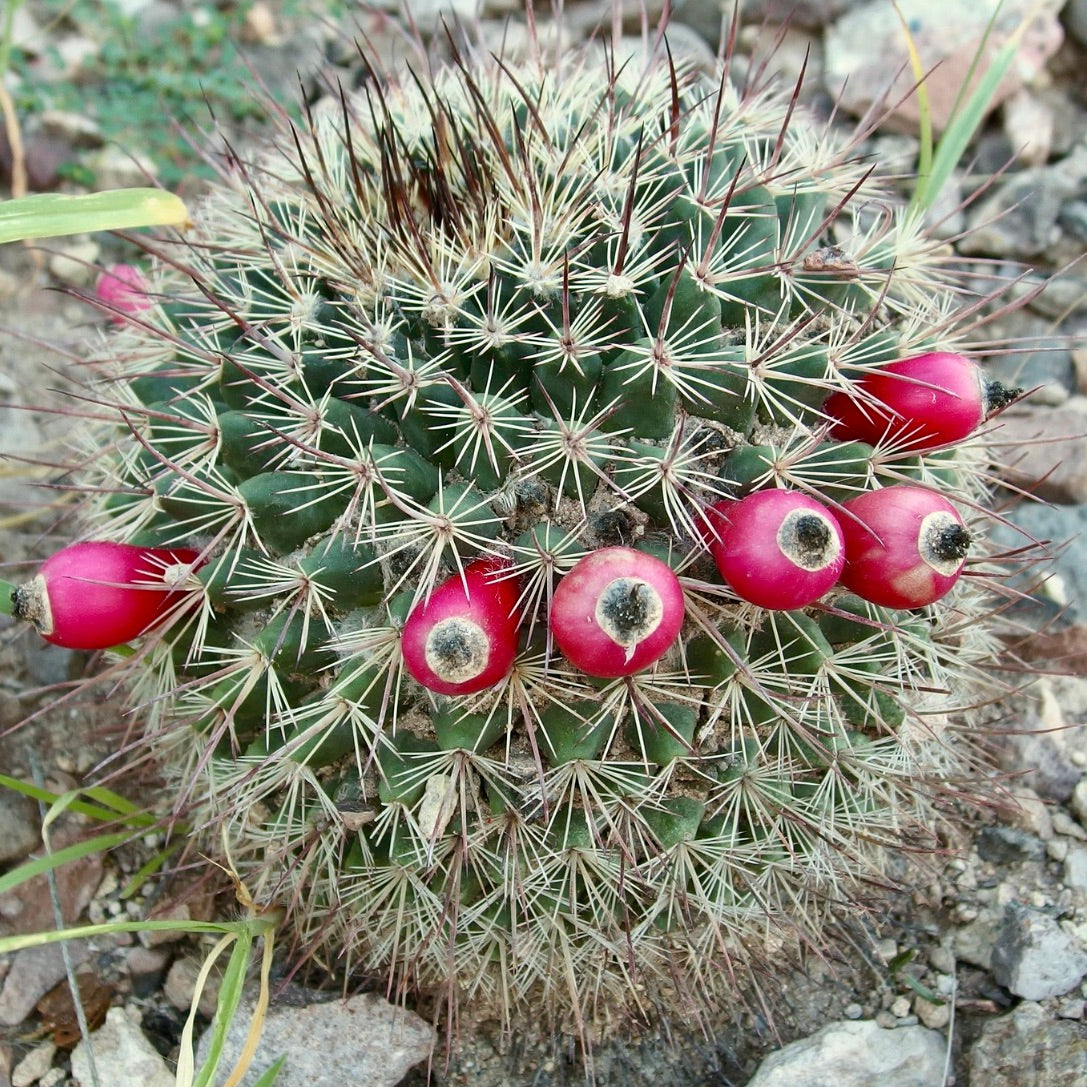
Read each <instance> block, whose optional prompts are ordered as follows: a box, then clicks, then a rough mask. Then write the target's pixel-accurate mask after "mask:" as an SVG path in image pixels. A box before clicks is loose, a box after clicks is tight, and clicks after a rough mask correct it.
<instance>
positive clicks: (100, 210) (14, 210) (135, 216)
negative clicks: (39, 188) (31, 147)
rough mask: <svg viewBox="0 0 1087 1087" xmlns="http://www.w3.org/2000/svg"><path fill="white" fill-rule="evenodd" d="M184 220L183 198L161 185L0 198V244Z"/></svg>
mask: <svg viewBox="0 0 1087 1087" xmlns="http://www.w3.org/2000/svg"><path fill="white" fill-rule="evenodd" d="M188 218H189V213H188V211H187V210H186V208H185V204H184V203H183V201H182V200H181V199H180V198H179V197H177V196H175V195H174V194H173V193H169V192H166V191H164V190H163V189H151V188H144V189H111V190H109V191H107V192H96V193H86V194H83V195H76V196H73V195H69V194H66V193H35V194H34V195H32V196H21V197H19V198H18V199H15V200H5V201H2V202H0V243H2V242H16V241H23V240H25V239H27V238H57V237H60V236H61V235H64V234H83V233H86V232H88V231H94V230H128V229H132V228H135V227H143V226H181V225H183V224H184V223H186V222H188Z"/></svg>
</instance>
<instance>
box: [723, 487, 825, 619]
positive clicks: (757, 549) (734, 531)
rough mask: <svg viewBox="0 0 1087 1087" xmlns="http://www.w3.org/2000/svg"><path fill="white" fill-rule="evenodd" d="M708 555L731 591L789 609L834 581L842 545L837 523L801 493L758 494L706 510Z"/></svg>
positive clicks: (811, 598) (767, 605)
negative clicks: (709, 535)
mask: <svg viewBox="0 0 1087 1087" xmlns="http://www.w3.org/2000/svg"><path fill="white" fill-rule="evenodd" d="M707 515H708V523H709V525H710V528H711V529H712V535H713V536H714V537H715V538H713V539H711V540H710V553H711V554H712V555H713V559H714V562H716V563H717V569H718V570H719V571H720V573H721V577H723V578H724V579H725V581H727V582H728V584H729V586H730V587H731V588H732V590H733V592H735V593H736V595H737V596H739V597H741V598H742V599H743V600H747V601H748V602H749V603H752V604H758V605H759V607H761V608H771V609H774V610H786V611H792V610H793V609H794V608H802V607H804V606H805V605H806V604H810V603H812V601H814V600H818V599H819V597H821V596H822V595H823V594H824V593H825V592H826V591H827V590H828V589H829V588H830V587H831V586H832V585H833V584H834V583H835V582H836V581H837V580H838V575H839V574H840V573H841V570H842V564H843V563H844V562H845V547H844V544H843V541H842V531H841V529H840V527H839V525H838V521H837V519H836V518H835V517H834V516H833V514H831V512H830V510H828V509H827V508H826V506H824V505H822V504H821V503H819V502H816V501H815V499H814V498H809V497H808V496H807V495H806V494H801V493H800V492H799V491H790V490H784V489H775V490H766V491H756V492H755V493H754V494H749V495H748V496H747V497H746V498H741V499H739V500H738V501H731V500H727V499H726V500H725V501H723V502H715V503H714V504H713V505H712V506H710V507H709V509H708V510H707Z"/></svg>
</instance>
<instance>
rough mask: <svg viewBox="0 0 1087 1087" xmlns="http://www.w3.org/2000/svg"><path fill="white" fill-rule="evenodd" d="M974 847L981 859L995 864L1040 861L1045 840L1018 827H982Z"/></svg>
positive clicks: (1043, 854)
mask: <svg viewBox="0 0 1087 1087" xmlns="http://www.w3.org/2000/svg"><path fill="white" fill-rule="evenodd" d="M975 847H976V848H977V851H978V856H979V857H980V858H981V859H982V860H983V861H989V862H990V863H992V864H997V865H1005V864H1019V863H1020V862H1022V861H1040V860H1041V859H1042V858H1043V857H1044V856H1045V842H1043V841H1042V840H1041V839H1040V838H1036V837H1035V836H1034V835H1033V834H1028V833H1027V832H1026V831H1025V830H1021V829H1020V828H1019V827H1005V826H995V827H982V829H981V830H980V831H979V833H978V836H977V841H976V842H975Z"/></svg>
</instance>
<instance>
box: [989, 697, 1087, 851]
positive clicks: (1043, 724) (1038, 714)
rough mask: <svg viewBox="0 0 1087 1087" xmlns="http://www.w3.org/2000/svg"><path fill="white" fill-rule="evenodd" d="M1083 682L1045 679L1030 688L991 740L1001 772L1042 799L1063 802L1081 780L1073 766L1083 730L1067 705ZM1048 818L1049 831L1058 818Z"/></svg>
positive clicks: (1083, 746)
mask: <svg viewBox="0 0 1087 1087" xmlns="http://www.w3.org/2000/svg"><path fill="white" fill-rule="evenodd" d="M1082 687H1087V682H1085V681H1084V680H1082V679H1077V678H1074V677H1057V676H1045V677H1043V678H1041V679H1039V680H1038V681H1037V682H1036V683H1035V684H1034V685H1033V687H1032V688H1031V691H1030V697H1029V699H1024V700H1022V705H1021V706H1020V705H1019V703H1018V702H1017V703H1016V706H1015V709H1014V710H1013V713H1014V717H1013V718H1012V720H1011V721H1010V722H1009V724H1008V726H1007V731H1006V732H1005V733H1004V735H1002V736H1000V737H999V738H998V739H996V740H994V745H993V746H994V749H995V751H996V754H997V761H998V763H999V765H1000V767H1001V769H1003V770H1006V771H1007V772H1009V773H1014V774H1017V775H1024V772H1026V773H1025V775H1024V776H1022V777H1021V778H1020V780H1021V781H1023V783H1024V784H1027V785H1030V786H1031V788H1033V789H1034V790H1035V792H1037V793H1038V795H1039V796H1041V797H1043V798H1044V799H1045V800H1049V801H1052V802H1056V803H1060V804H1063V803H1065V802H1066V801H1068V800H1069V799H1070V798H1071V797H1072V795H1073V792H1074V790H1075V788H1076V785H1077V783H1078V782H1079V780H1080V778H1081V777H1082V776H1083V769H1082V767H1080V766H1079V765H1078V762H1079V760H1080V757H1081V753H1082V752H1083V751H1085V750H1087V726H1084V725H1082V724H1078V723H1077V720H1076V717H1077V710H1076V709H1075V708H1074V707H1073V706H1072V705H1071V704H1069V702H1068V699H1069V697H1070V696H1071V694H1074V693H1075V692H1076V691H1078V689H1079V688H1082ZM1059 814H1062V813H1060V812H1053V813H1052V823H1053V828H1054V830H1056V829H1057V816H1058V815H1059Z"/></svg>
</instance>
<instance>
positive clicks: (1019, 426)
mask: <svg viewBox="0 0 1087 1087" xmlns="http://www.w3.org/2000/svg"><path fill="white" fill-rule="evenodd" d="M1081 399H1084V398H1081V397H1075V398H1074V400H1075V402H1076V403H1075V404H1073V406H1062V407H1034V406H1032V405H1031V404H1029V403H1026V404H1021V405H1017V406H1016V407H1015V408H1014V410H1009V411H1006V412H1004V413H1003V414H1002V415H1001V416H1000V417H999V420H998V422H997V423H996V425H995V426H994V428H993V430H992V432H991V442H992V444H993V447H994V448H996V449H998V450H999V453H1000V459H999V461H997V462H996V465H997V468H998V471H999V474H1000V476H1001V477H1002V478H1003V479H1006V480H1007V481H1008V482H1009V483H1013V484H1014V485H1015V486H1017V487H1021V488H1024V489H1026V490H1029V491H1030V493H1031V494H1032V495H1034V496H1035V497H1037V498H1040V499H1042V500H1043V501H1045V502H1056V503H1058V504H1060V505H1068V506H1074V505H1080V504H1081V503H1084V502H1087V442H1085V441H1084V436H1085V435H1087V412H1085V411H1081V410H1080V409H1079V407H1078V406H1077V405H1078V402H1079V401H1080V400H1081ZM994 461H996V458H994Z"/></svg>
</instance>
